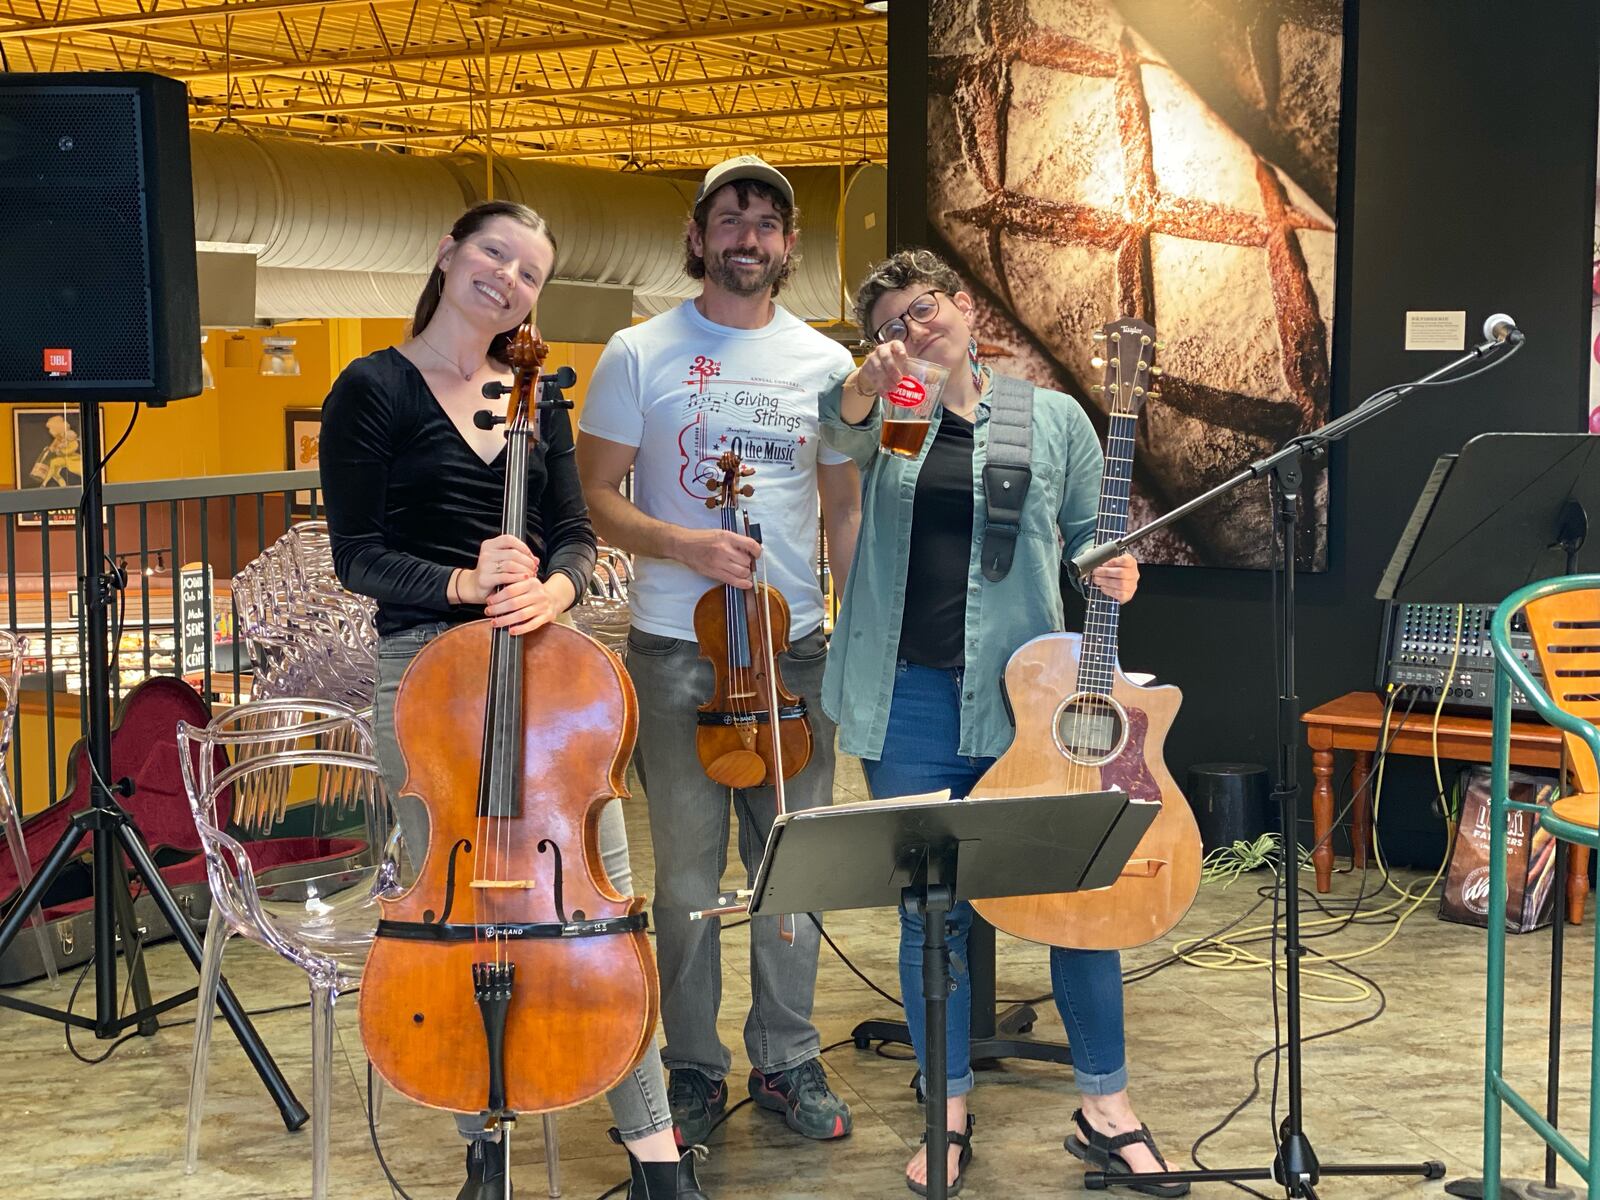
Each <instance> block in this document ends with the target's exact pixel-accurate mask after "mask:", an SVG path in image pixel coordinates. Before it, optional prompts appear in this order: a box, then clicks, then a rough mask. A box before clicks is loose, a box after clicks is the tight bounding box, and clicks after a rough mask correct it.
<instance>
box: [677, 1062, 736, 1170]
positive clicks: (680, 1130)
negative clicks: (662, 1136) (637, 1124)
mask: <svg viewBox="0 0 1600 1200" xmlns="http://www.w3.org/2000/svg"><path fill="white" fill-rule="evenodd" d="M667 1107H668V1108H670V1109H671V1110H672V1134H673V1136H674V1137H675V1138H677V1140H678V1148H679V1149H680V1150H684V1149H687V1148H688V1147H690V1146H699V1145H702V1144H703V1143H704V1142H705V1140H706V1138H708V1137H710V1136H711V1127H712V1126H713V1125H715V1124H716V1122H717V1118H718V1117H720V1116H721V1115H722V1114H723V1113H725V1112H726V1111H727V1110H728V1085H727V1084H726V1083H725V1082H723V1081H722V1080H720V1079H712V1078H711V1077H710V1076H709V1075H706V1074H705V1073H704V1072H701V1071H697V1070H695V1069H694V1068H693V1067H679V1068H677V1069H675V1070H673V1071H670V1072H668V1075H667Z"/></svg>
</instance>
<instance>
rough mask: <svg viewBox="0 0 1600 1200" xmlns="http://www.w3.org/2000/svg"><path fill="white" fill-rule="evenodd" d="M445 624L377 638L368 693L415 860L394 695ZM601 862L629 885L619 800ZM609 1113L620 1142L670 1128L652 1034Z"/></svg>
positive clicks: (476, 1120) (414, 815)
mask: <svg viewBox="0 0 1600 1200" xmlns="http://www.w3.org/2000/svg"><path fill="white" fill-rule="evenodd" d="M448 628H450V627H449V626H448V625H445V624H436V625H419V626H417V627H415V628H413V629H408V630H406V631H405V632H403V633H398V634H394V635H392V636H390V637H385V638H380V639H379V641H378V690H377V694H376V695H375V696H374V697H373V704H372V723H373V732H374V734H375V737H376V741H377V750H378V763H379V765H380V766H381V767H382V768H383V774H384V777H385V778H386V779H387V780H388V783H389V792H390V795H391V796H392V797H393V805H394V810H395V819H396V820H397V821H398V822H399V823H400V828H401V830H402V832H403V834H404V836H405V844H406V855H407V857H408V858H409V859H410V860H411V862H412V863H413V864H417V863H420V862H421V861H422V856H423V854H424V853H425V852H426V850H427V846H428V821H427V810H426V809H425V808H424V807H423V806H422V803H421V801H419V800H417V799H416V798H414V797H410V796H402V795H400V787H401V785H402V784H403V783H404V782H405V774H406V772H405V762H404V760H403V759H402V758H401V757H400V743H399V742H398V741H397V740H396V739H395V735H394V698H395V694H396V693H397V692H398V691H399V690H400V677H401V676H402V675H404V674H405V670H406V667H408V666H410V665H411V660H412V659H413V658H415V657H416V656H417V653H418V651H420V650H421V649H422V647H423V646H425V645H426V644H427V643H428V642H430V641H432V640H433V639H434V638H435V637H437V636H438V635H439V634H440V633H442V632H444V630H446V629H448ZM599 841H600V861H601V863H602V864H603V865H604V866H605V869H606V874H607V875H609V876H610V877H611V882H612V883H613V884H614V885H615V886H616V889H617V891H619V892H621V893H622V894H623V895H624V896H626V895H628V894H630V893H631V892H632V890H633V872H632V870H631V869H630V867H629V864H628V831H627V829H626V827H625V826H624V825H623V820H622V803H621V802H620V801H614V802H613V803H611V804H608V805H607V806H606V809H605V811H604V812H603V813H602V814H601V816H600V830H599ZM606 1100H607V1101H609V1102H610V1104H611V1116H612V1119H613V1120H615V1121H616V1123H617V1129H618V1131H619V1132H620V1133H621V1134H622V1139H623V1141H628V1142H632V1141H637V1140H638V1139H640V1138H642V1137H646V1136H648V1135H649V1134H652V1133H659V1132H661V1131H662V1130H665V1129H671V1128H672V1112H671V1110H670V1109H669V1108H668V1107H667V1083H666V1076H665V1074H664V1073H663V1072H662V1070H661V1052H660V1050H659V1049H657V1047H656V1043H655V1041H654V1040H653V1039H652V1040H651V1042H650V1047H649V1049H647V1050H646V1051H645V1054H644V1058H643V1059H641V1060H640V1062H639V1065H638V1066H637V1067H635V1068H634V1069H633V1072H632V1073H631V1074H630V1075H629V1076H628V1077H627V1078H626V1079H624V1080H623V1081H622V1082H621V1083H619V1084H617V1086H616V1087H614V1088H612V1089H611V1090H610V1091H609V1092H607V1093H606ZM456 1125H457V1126H458V1127H459V1128H460V1130H461V1132H462V1134H463V1135H464V1136H466V1137H472V1136H474V1135H476V1134H481V1133H482V1132H483V1116H482V1115H481V1114H468V1113H458V1114H456Z"/></svg>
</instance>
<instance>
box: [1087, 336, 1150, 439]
mask: <svg viewBox="0 0 1600 1200" xmlns="http://www.w3.org/2000/svg"><path fill="white" fill-rule="evenodd" d="M1094 340H1095V342H1096V348H1097V351H1098V353H1096V355H1095V357H1094V358H1093V359H1092V360H1090V361H1091V362H1092V364H1093V365H1094V366H1095V367H1103V368H1104V369H1105V379H1104V381H1103V382H1101V383H1099V384H1096V385H1095V389H1094V390H1095V391H1097V392H1099V393H1101V395H1103V396H1104V397H1105V400H1106V409H1107V410H1108V411H1109V412H1110V413H1111V415H1112V416H1114V417H1136V416H1138V415H1139V410H1140V409H1141V408H1143V407H1144V402H1145V398H1146V397H1148V396H1155V397H1157V398H1159V397H1160V395H1161V393H1160V392H1159V391H1157V390H1156V388H1155V383H1156V381H1157V380H1158V379H1159V378H1160V377H1161V368H1160V367H1158V366H1156V350H1157V349H1159V348H1160V347H1159V344H1158V343H1157V342H1156V331H1155V327H1154V326H1153V325H1151V324H1150V323H1149V322H1147V321H1140V320H1137V319H1136V318H1134V317H1118V318H1117V319H1116V320H1115V321H1107V322H1106V323H1105V324H1104V325H1102V326H1101V327H1100V329H1099V330H1098V331H1097V332H1096V333H1095V335H1094Z"/></svg>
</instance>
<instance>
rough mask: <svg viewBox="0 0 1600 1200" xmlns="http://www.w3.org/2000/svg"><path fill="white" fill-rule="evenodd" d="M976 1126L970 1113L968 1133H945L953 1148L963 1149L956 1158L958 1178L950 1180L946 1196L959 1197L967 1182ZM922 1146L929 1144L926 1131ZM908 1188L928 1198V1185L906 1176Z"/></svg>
mask: <svg viewBox="0 0 1600 1200" xmlns="http://www.w3.org/2000/svg"><path fill="white" fill-rule="evenodd" d="M975 1124H976V1122H975V1121H974V1120H973V1119H972V1114H971V1113H968V1114H967V1131H966V1132H965V1133H956V1132H955V1131H954V1130H946V1131H945V1135H944V1136H945V1139H946V1140H947V1141H948V1143H949V1144H950V1145H952V1146H960V1147H961V1153H960V1155H959V1156H958V1157H957V1158H956V1177H955V1178H954V1179H951V1180H949V1181H948V1186H947V1187H946V1188H945V1195H947V1196H956V1195H959V1194H960V1192H961V1187H962V1185H963V1184H965V1183H966V1182H967V1166H968V1164H969V1163H971V1162H972V1127H973V1125H975ZM922 1144H923V1145H924V1146H926V1145H927V1144H928V1133H927V1131H926V1130H924V1131H923V1133H922ZM906 1186H907V1187H908V1188H910V1189H911V1190H912V1191H913V1192H915V1193H916V1194H917V1195H919V1196H926V1195H927V1194H928V1185H927V1184H925V1183H918V1182H917V1181H916V1180H915V1179H912V1178H911V1177H910V1176H909V1175H908V1176H906Z"/></svg>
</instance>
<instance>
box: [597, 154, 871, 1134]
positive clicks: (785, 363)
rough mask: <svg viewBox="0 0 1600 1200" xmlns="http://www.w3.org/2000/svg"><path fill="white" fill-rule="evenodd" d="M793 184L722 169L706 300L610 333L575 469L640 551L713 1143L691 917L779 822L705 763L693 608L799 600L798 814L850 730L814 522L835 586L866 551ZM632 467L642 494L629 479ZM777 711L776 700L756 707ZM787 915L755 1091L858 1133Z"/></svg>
mask: <svg viewBox="0 0 1600 1200" xmlns="http://www.w3.org/2000/svg"><path fill="white" fill-rule="evenodd" d="M796 216H797V213H796V209H795V202H794V188H793V186H791V184H790V183H789V181H788V180H787V179H786V178H784V176H783V173H782V172H780V171H779V170H778V169H777V168H776V167H774V166H772V165H771V164H770V163H767V162H765V161H763V160H762V159H761V158H759V157H757V156H756V155H754V154H741V155H739V156H738V157H737V158H730V159H728V160H727V161H726V162H722V163H718V164H717V165H716V166H714V167H712V168H711V169H710V170H709V171H707V172H706V175H705V179H704V181H703V182H702V183H701V185H700V189H699V192H698V193H697V194H696V196H695V200H694V210H693V215H692V217H691V218H690V221H689V223H688V226H687V228H686V229H685V232H684V244H685V250H686V262H685V268H686V270H687V271H688V273H689V275H690V276H691V277H692V278H694V279H697V280H700V281H701V285H702V286H701V292H700V295H698V296H697V297H695V298H694V299H693V300H686V301H684V302H683V303H682V304H680V305H679V306H678V307H677V308H675V309H672V310H671V311H669V312H665V313H662V314H661V315H660V316H657V317H653V318H652V319H650V320H648V321H645V322H644V323H642V324H640V325H636V326H634V327H633V328H631V329H625V330H623V331H621V332H620V333H618V334H616V335H615V336H614V337H613V338H612V339H611V341H610V343H609V344H608V345H607V346H606V348H605V352H604V353H603V354H602V355H601V356H600V361H599V363H598V364H597V366H596V367H595V371H594V377H593V379H592V380H591V382H590V385H589V391H588V395H587V397H586V399H585V401H584V408H583V415H582V419H581V421H580V422H579V429H580V430H581V436H580V437H579V439H578V470H579V473H580V474H581V475H582V477H583V484H584V492H585V495H586V496H587V498H588V502H589V507H590V510H591V512H592V515H593V519H594V524H595V528H596V530H597V531H598V532H599V533H600V534H601V535H602V536H603V537H604V538H605V540H606V541H607V542H609V543H611V544H612V545H615V546H618V547H620V548H621V549H623V550H627V551H630V552H632V553H633V555H634V557H635V563H636V577H635V579H634V581H633V584H632V586H631V587H630V588H629V590H628V602H629V606H630V610H631V627H630V629H629V633H628V653H627V664H628V671H629V673H630V674H631V675H632V677H633V681H634V684H635V686H636V688H637V690H638V695H639V740H638V749H637V752H636V755H635V759H634V762H635V764H636V766H637V767H638V770H639V777H640V780H641V782H642V783H643V784H644V791H645V794H646V798H647V800H648V802H649V806H650V829H651V835H652V840H653V841H654V843H655V855H656V890H655V900H654V914H655V924H656V954H657V957H658V959H659V963H660V969H661V1023H662V1027H663V1029H664V1030H665V1034H666V1045H665V1047H664V1048H663V1051H662V1059H663V1061H664V1062H665V1064H666V1066H667V1068H668V1071H669V1084H668V1098H669V1100H670V1102H671V1105H672V1115H673V1120H674V1123H675V1125H676V1127H677V1133H678V1139H679V1142H680V1144H681V1145H686V1146H687V1145H694V1144H696V1143H699V1142H702V1141H704V1140H705V1138H706V1136H707V1134H709V1133H710V1131H711V1128H712V1126H713V1124H714V1123H715V1122H716V1120H717V1118H718V1116H719V1115H721V1114H722V1113H723V1112H724V1111H725V1110H726V1108H727V1104H728V1087H727V1083H726V1079H727V1076H728V1073H729V1071H730V1070H731V1069H732V1066H733V1058H732V1055H731V1054H730V1053H729V1051H728V1049H727V1047H726V1046H724V1045H723V1044H722V1041H721V1039H720V1038H719V1037H718V1035H717V1010H718V1007H719V1005H720V1001H721V996H722V962H721V944H720V938H721V927H720V923H719V922H718V921H716V920H705V921H691V920H690V919H689V913H690V912H691V911H693V910H695V909H700V908H706V907H709V906H711V904H712V903H713V901H714V899H715V897H716V895H717V894H718V892H719V891H721V878H722V872H723V868H724V866H725V864H726V861H727V851H728V810H729V805H730V801H731V804H732V808H733V811H734V813H735V814H736V815H737V817H738V820H739V855H740V858H741V859H742V861H743V863H744V865H745V869H746V871H747V872H748V873H752V874H753V872H754V870H755V868H756V866H757V865H758V864H759V862H760V859H761V852H762V849H763V847H764V846H765V844H766V840H767V833H768V831H769V830H770V829H771V827H772V821H773V817H774V816H775V814H776V802H775V799H774V794H773V789H772V788H771V787H770V786H764V787H754V788H732V789H730V788H728V787H725V786H723V785H722V784H719V783H716V782H714V781H713V780H712V779H710V778H709V777H708V776H707V775H706V773H705V770H704V769H703V768H702V767H701V764H700V761H699V758H698V756H697V754H696V751H695V731H696V727H697V717H698V712H697V710H698V708H699V706H700V705H701V704H704V703H705V702H706V701H707V700H709V699H710V698H711V694H712V690H713V684H714V675H713V668H712V664H711V662H710V661H709V660H708V659H705V658H702V657H701V656H700V646H699V644H698V642H697V641H696V634H695V628H694V609H695V605H696V603H697V602H698V601H699V599H700V597H701V596H702V595H703V594H704V593H705V592H706V591H707V590H708V589H710V588H713V587H716V588H720V587H722V586H723V585H731V586H733V587H736V588H748V587H749V586H750V584H751V576H752V572H753V571H754V570H756V569H757V560H758V559H759V560H760V567H759V569H760V571H761V573H762V576H763V582H766V583H768V584H769V585H770V586H771V587H773V588H775V589H776V590H777V591H779V592H781V593H782V594H783V596H784V598H785V599H786V600H787V601H788V603H789V610H790V615H791V624H790V628H789V629H788V630H787V631H781V630H780V631H777V632H778V633H784V632H786V633H787V634H788V639H789V649H788V651H787V652H786V653H783V654H781V655H780V656H779V661H778V670H779V674H780V676H781V677H782V680H783V682H784V684H785V685H786V686H787V687H788V689H789V690H790V691H791V692H794V693H795V694H797V695H798V696H800V698H801V700H802V701H803V703H804V704H805V707H806V710H807V712H808V715H809V719H810V722H811V728H812V740H813V747H814V748H813V752H812V756H811V761H810V763H809V764H808V765H807V766H806V767H805V768H804V769H803V770H801V771H800V772H799V773H798V774H796V775H794V776H793V777H791V778H789V779H788V780H787V781H786V787H785V798H786V802H787V807H788V808H789V809H790V810H791V811H792V810H798V809H804V808H814V807H819V806H822V805H826V804H829V803H831V802H832V799H833V767H834V752H833V742H834V727H833V722H831V721H830V720H828V718H827V716H826V715H824V713H823V712H822V706H821V703H820V700H819V697H820V692H821V686H822V669H823V665H824V662H825V659H826V655H827V649H826V640H825V638H824V636H823V632H822V615H823V597H822V592H821V589H820V587H819V586H818V581H817V571H816V561H817V554H816V547H817V507H818V498H819V496H820V499H821V507H822V520H823V523H824V525H825V526H826V529H827V534H828V550H829V558H830V559H831V561H832V563H833V570H834V572H835V574H836V577H837V578H839V579H840V580H841V581H842V579H843V576H844V572H845V570H846V569H847V568H848V566H849V563H850V558H851V555H852V554H853V553H854V550H855V540H856V527H857V523H858V522H859V520H860V488H859V480H858V477H857V474H856V469H855V466H854V464H853V463H851V461H850V460H849V459H848V458H846V457H845V456H844V455H842V454H838V453H836V452H834V451H832V450H828V449H825V448H823V447H821V445H820V439H819V437H818V431H817V398H818V393H819V391H820V389H821V388H822V387H823V386H824V385H825V384H826V382H827V380H828V378H829V377H830V376H831V375H832V374H834V373H835V372H836V371H837V370H839V369H840V368H841V367H842V368H848V367H849V366H850V365H851V359H850V355H849V353H848V352H847V351H846V350H845V349H844V348H843V347H842V346H840V345H838V344H837V343H835V342H832V341H830V340H829V339H828V338H826V337H824V336H823V335H822V334H820V333H818V332H817V331H816V330H814V329H812V328H810V327H809V326H808V325H806V324H805V323H804V322H803V321H801V320H800V319H799V318H797V317H795V316H793V315H792V314H790V313H789V312H787V311H786V310H784V309H783V308H782V307H780V306H779V305H778V304H777V303H776V297H777V296H778V294H779V293H780V292H781V290H782V288H783V284H784V282H785V280H787V279H788V277H789V273H790V270H791V268H792V266H793V262H794V257H795V254H794V247H795V241H796V238H797V237H798V231H797V228H796ZM730 450H731V451H732V452H733V453H735V454H737V455H738V456H739V458H740V460H741V461H742V462H743V464H744V465H745V466H747V467H753V468H754V469H755V470H754V473H753V474H752V475H750V476H749V478H748V483H749V484H750V485H751V486H752V487H753V489H754V491H753V494H752V495H750V496H749V497H748V498H746V499H745V500H744V502H743V503H744V507H745V509H746V510H747V511H748V513H749V516H750V520H751V521H752V522H753V523H755V524H759V526H760V527H761V534H762V540H761V541H760V542H757V541H754V540H752V539H751V538H748V537H745V536H744V535H743V534H742V533H737V532H734V531H732V530H728V529H724V528H722V523H721V519H720V514H719V513H718V512H717V511H715V509H708V508H707V506H706V500H707V497H708V496H709V495H710V494H711V493H710V490H709V488H708V484H711V483H714V482H716V481H717V480H718V479H719V478H720V472H718V470H717V467H716V464H717V460H718V458H719V457H721V455H722V454H724V453H725V452H727V451H730ZM630 470H631V471H632V472H633V492H632V499H631V500H630V499H628V498H626V497H625V496H624V495H623V494H622V490H621V487H622V481H623V479H624V478H625V477H626V476H627V474H628V472H629V471H630ZM758 707H759V708H761V710H762V711H763V712H764V711H765V707H766V706H765V703H764V702H762V703H761V704H760V705H758ZM793 935H794V939H793V944H792V945H791V944H787V943H785V941H784V940H783V938H782V936H781V933H780V929H779V922H778V919H777V918H775V917H757V918H755V919H754V920H753V921H752V923H751V928H750V988H751V1004H750V1009H749V1013H748V1015H747V1017H746V1019H745V1027H744V1034H745V1051H746V1053H747V1054H748V1056H749V1060H750V1064H751V1066H752V1068H753V1069H752V1071H751V1072H750V1077H749V1081H748V1089H749V1093H750V1095H751V1097H752V1098H753V1099H754V1100H755V1102H756V1103H757V1104H758V1105H760V1106H761V1107H762V1108H766V1109H770V1110H772V1111H774V1112H778V1113H781V1114H782V1115H783V1117H784V1120H785V1121H786V1122H787V1123H788V1125H789V1126H790V1128H792V1129H794V1130H796V1131H797V1132H799V1133H801V1134H804V1135H805V1136H807V1137H811V1138H817V1139H829V1138H838V1137H844V1136H845V1135H846V1134H848V1133H849V1132H850V1128H851V1117H850V1108H849V1106H848V1105H847V1104H846V1103H845V1102H844V1101H843V1100H841V1099H840V1098H839V1097H838V1096H837V1095H836V1094H835V1093H834V1091H833V1089H832V1088H831V1087H830V1086H829V1084H828V1080H827V1077H826V1075H825V1074H824V1072H823V1069H822V1063H821V1060H820V1058H819V1054H820V1051H821V1045H820V1042H821V1039H820V1038H819V1036H818V1034H817V1030H816V1027H815V1026H814V1025H813V1024H812V1023H811V1007H812V1000H813V996H814V993H815V990H816V978H817V949H818V945H819V942H820V926H819V925H818V924H817V923H816V922H815V921H814V920H813V919H812V918H811V917H810V916H808V915H806V914H800V915H799V916H797V917H796V918H794V920H793Z"/></svg>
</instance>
